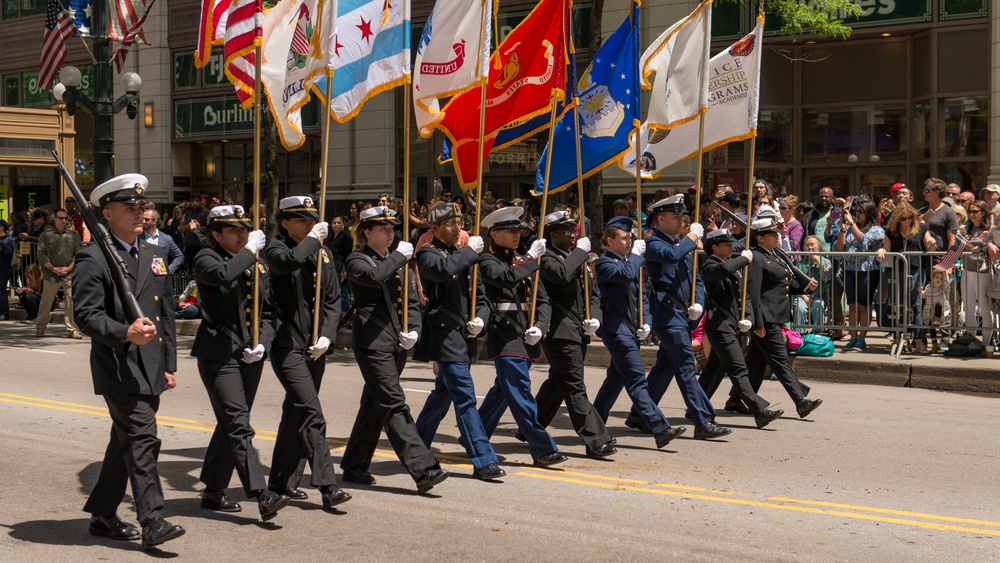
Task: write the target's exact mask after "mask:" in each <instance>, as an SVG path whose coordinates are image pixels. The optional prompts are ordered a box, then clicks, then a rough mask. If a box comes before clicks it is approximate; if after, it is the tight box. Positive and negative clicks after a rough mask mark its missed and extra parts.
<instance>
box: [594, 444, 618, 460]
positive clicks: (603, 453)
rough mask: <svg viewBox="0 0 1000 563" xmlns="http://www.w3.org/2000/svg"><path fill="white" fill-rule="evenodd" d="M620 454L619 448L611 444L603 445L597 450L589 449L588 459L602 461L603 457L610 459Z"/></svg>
mask: <svg viewBox="0 0 1000 563" xmlns="http://www.w3.org/2000/svg"><path fill="white" fill-rule="evenodd" d="M616 453H618V448H616V447H614V446H612V445H611V442H607V443H605V444H601V445H600V446H597V447H596V448H593V449H591V448H587V457H592V458H594V459H601V458H603V457H608V456H611V455H615V454H616Z"/></svg>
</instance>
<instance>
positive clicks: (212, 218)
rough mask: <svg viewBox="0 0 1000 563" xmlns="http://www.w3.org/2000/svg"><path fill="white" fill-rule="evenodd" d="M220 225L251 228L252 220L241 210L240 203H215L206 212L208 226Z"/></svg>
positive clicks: (215, 227) (218, 227) (214, 227)
mask: <svg viewBox="0 0 1000 563" xmlns="http://www.w3.org/2000/svg"><path fill="white" fill-rule="evenodd" d="M222 227H243V228H246V229H252V228H253V220H252V219H251V218H250V217H248V216H247V214H246V212H244V211H243V206H242V205H216V206H215V207H213V208H212V210H211V211H209V212H208V228H209V229H221V228H222Z"/></svg>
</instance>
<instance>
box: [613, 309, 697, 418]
mask: <svg viewBox="0 0 1000 563" xmlns="http://www.w3.org/2000/svg"><path fill="white" fill-rule="evenodd" d="M653 331H654V332H655V333H656V337H657V338H659V339H660V349H659V350H658V351H657V352H656V363H655V364H654V365H653V368H652V369H650V370H649V377H647V378H646V379H647V381H648V382H649V396H650V397H652V398H653V402H655V403H657V404H659V402H660V399H662V398H663V394H664V393H666V392H667V387H670V382H671V381H673V379H674V376H675V375H676V376H677V388H678V389H680V391H681V397H683V398H684V404H685V406H687V412H688V416H690V417H691V421H692V422H694V424H695V425H696V426H701V425H703V424H708V423H709V422H712V421H713V420H715V409H714V408H712V403H711V401H709V400H708V395H706V394H705V390H704V389H702V388H701V385H699V384H698V377H697V373H696V371H697V370H696V367H695V362H694V351H693V350H692V349H691V332H690V331H688V330H686V329H683V328H674V327H665V326H658V327H654V328H653ZM632 414H633V415H634V414H636V410H635V409H634V408H633V409H632Z"/></svg>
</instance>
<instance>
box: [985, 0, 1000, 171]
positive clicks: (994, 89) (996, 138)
mask: <svg viewBox="0 0 1000 563" xmlns="http://www.w3.org/2000/svg"><path fill="white" fill-rule="evenodd" d="M995 8H996V6H993V7H992V8H991V9H990V175H989V177H988V179H987V181H988V182H989V183H991V184H1000V9H995Z"/></svg>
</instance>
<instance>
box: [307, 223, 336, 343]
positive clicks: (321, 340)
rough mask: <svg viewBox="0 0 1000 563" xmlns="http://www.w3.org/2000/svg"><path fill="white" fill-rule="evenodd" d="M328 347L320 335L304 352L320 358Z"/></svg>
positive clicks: (324, 338) (325, 339) (326, 339)
mask: <svg viewBox="0 0 1000 563" xmlns="http://www.w3.org/2000/svg"><path fill="white" fill-rule="evenodd" d="M324 224H325V223H324ZM329 347H330V339H329V338H327V337H325V336H320V337H319V340H317V341H316V344H313V345H312V346H310V347H309V348H308V349H306V354H307V355H308V356H309V359H310V360H312V361H316V360H318V359H320V358H322V357H323V354H326V349H327V348H329Z"/></svg>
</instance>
